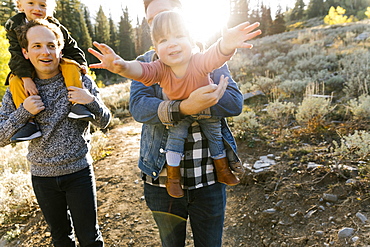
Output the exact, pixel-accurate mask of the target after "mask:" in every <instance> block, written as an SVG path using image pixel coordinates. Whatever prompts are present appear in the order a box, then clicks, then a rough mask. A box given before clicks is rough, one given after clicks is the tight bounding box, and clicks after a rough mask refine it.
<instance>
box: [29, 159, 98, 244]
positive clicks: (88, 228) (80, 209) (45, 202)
mask: <svg viewBox="0 0 370 247" xmlns="http://www.w3.org/2000/svg"><path fill="white" fill-rule="evenodd" d="M32 185H33V190H34V192H35V195H36V198H37V201H38V203H39V205H40V208H41V211H42V213H43V214H44V217H45V220H46V222H47V223H48V225H49V227H50V229H51V236H52V242H53V244H54V246H56V247H59V246H60V247H75V246H76V243H75V239H74V235H73V230H72V229H73V227H74V230H75V232H76V235H77V238H78V241H79V243H80V246H86V247H87V246H89V247H98V246H99V247H100V246H104V242H103V237H102V235H101V232H100V231H99V226H98V222H97V202H96V185H95V178H94V172H93V170H92V166H89V167H87V168H85V169H83V170H81V171H78V172H75V173H72V174H68V175H64V176H58V177H36V176H32ZM72 221H73V223H72Z"/></svg>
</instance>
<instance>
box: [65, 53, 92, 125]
mask: <svg viewBox="0 0 370 247" xmlns="http://www.w3.org/2000/svg"><path fill="white" fill-rule="evenodd" d="M59 68H60V70H61V71H62V75H63V78H64V83H65V84H66V87H67V88H68V87H70V86H74V87H78V88H83V86H82V77H81V67H80V65H79V64H78V63H77V62H76V61H74V60H71V59H68V58H62V59H61V61H60V66H59ZM72 104H73V105H72V108H71V112H70V113H69V114H68V117H69V118H73V119H79V120H84V121H90V120H92V119H95V116H94V114H92V113H91V112H90V111H89V110H88V109H87V107H86V106H84V105H82V104H76V102H72Z"/></svg>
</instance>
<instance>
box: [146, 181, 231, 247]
mask: <svg viewBox="0 0 370 247" xmlns="http://www.w3.org/2000/svg"><path fill="white" fill-rule="evenodd" d="M184 192H185V196H184V197H182V198H173V197H171V196H169V195H168V194H167V191H166V189H165V188H160V187H157V186H152V185H149V184H147V183H144V195H145V200H146V203H147V205H148V207H149V208H150V210H151V211H152V214H153V217H154V220H155V221H156V223H157V225H158V228H159V234H160V237H161V241H162V246H164V247H174V246H176V247H181V246H185V238H186V221H187V219H188V217H189V220H190V225H191V228H192V232H193V238H194V246H196V247H218V246H221V245H222V230H223V224H224V218H225V206H226V185H225V184H221V183H216V184H214V185H211V186H206V187H204V188H199V189H195V190H184Z"/></svg>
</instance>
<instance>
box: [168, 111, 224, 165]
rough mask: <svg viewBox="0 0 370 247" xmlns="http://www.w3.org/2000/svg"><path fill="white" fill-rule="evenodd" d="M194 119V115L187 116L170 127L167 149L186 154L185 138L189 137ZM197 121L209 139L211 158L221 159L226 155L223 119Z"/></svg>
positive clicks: (213, 118) (214, 118) (212, 118)
mask: <svg viewBox="0 0 370 247" xmlns="http://www.w3.org/2000/svg"><path fill="white" fill-rule="evenodd" d="M194 121H195V119H194V118H193V117H192V116H186V117H185V118H184V119H183V120H181V121H180V122H178V123H177V124H176V125H174V126H171V127H169V129H168V139H167V143H166V151H172V152H175V153H180V154H184V144H185V139H186V138H187V137H188V130H189V127H190V126H191V124H192V123H193V122H194ZM196 121H197V122H198V123H199V125H200V128H201V129H202V132H203V133H204V135H205V136H206V138H207V140H208V148H209V151H210V153H211V158H213V159H221V158H224V157H226V152H225V146H224V143H223V138H222V134H221V119H220V118H219V117H211V118H205V119H199V120H196Z"/></svg>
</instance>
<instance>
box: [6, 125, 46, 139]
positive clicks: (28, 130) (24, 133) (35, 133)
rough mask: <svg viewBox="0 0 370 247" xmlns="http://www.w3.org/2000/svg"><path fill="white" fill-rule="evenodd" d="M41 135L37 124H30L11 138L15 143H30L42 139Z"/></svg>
mask: <svg viewBox="0 0 370 247" xmlns="http://www.w3.org/2000/svg"><path fill="white" fill-rule="evenodd" d="M41 135H42V134H41V131H40V129H39V127H38V126H37V124H36V123H34V122H28V123H26V125H24V126H23V127H22V128H20V129H19V130H18V131H17V133H15V134H14V135H13V136H12V138H10V141H11V142H13V143H15V142H21V141H28V140H32V139H35V138H37V137H40V136H41Z"/></svg>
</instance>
